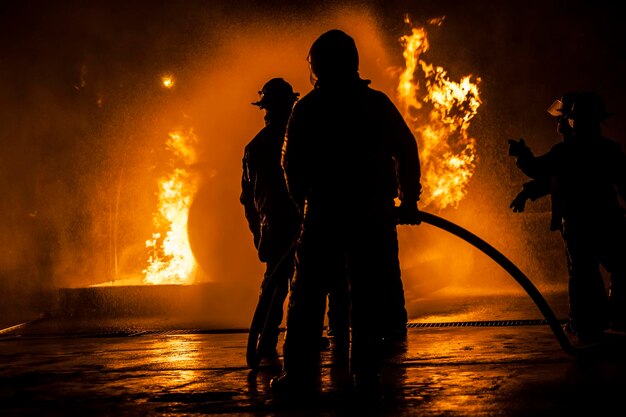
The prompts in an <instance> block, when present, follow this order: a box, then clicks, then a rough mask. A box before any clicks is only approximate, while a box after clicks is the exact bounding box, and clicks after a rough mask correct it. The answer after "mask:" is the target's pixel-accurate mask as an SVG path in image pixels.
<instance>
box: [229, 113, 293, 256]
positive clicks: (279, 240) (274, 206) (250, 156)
mask: <svg viewBox="0 0 626 417" xmlns="http://www.w3.org/2000/svg"><path fill="white" fill-rule="evenodd" d="M288 117H289V114H288V113H287V114H278V115H273V114H271V113H268V116H267V117H266V120H265V122H266V125H265V127H264V128H263V129H261V131H260V132H259V133H258V134H257V135H256V136H255V137H254V138H253V139H252V140H251V141H250V143H248V145H247V146H246V147H245V150H244V156H243V174H242V178H241V196H240V201H241V204H243V207H244V211H245V215H246V219H247V221H248V226H249V227H250V231H251V232H252V234H253V235H254V244H255V247H256V248H257V251H258V255H259V259H260V260H261V261H262V262H267V261H270V260H273V259H275V258H277V257H280V256H282V255H283V254H284V253H285V251H286V250H287V249H288V248H289V246H290V245H291V243H292V241H293V239H294V236H295V235H296V233H297V231H298V228H299V226H300V223H301V222H300V215H299V213H298V210H297V208H296V206H295V205H294V203H293V201H292V200H291V197H290V196H289V194H288V192H287V187H286V185H285V179H284V174H283V170H282V168H281V165H280V159H281V149H282V146H283V140H284V137H285V129H286V125H287V120H288Z"/></svg>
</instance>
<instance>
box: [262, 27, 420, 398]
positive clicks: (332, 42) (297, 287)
mask: <svg viewBox="0 0 626 417" xmlns="http://www.w3.org/2000/svg"><path fill="white" fill-rule="evenodd" d="M309 60H310V61H309V63H310V70H311V76H312V77H311V79H312V81H313V80H314V81H315V84H314V88H313V90H312V91H311V92H309V93H308V94H307V95H306V96H305V97H303V98H302V99H301V100H299V101H298V103H297V104H296V105H295V106H294V109H293V112H292V116H291V119H290V121H289V125H288V128H287V135H286V137H285V145H284V148H283V152H284V154H283V168H284V170H285V177H286V180H287V186H288V189H289V193H290V194H291V196H292V197H293V199H294V201H295V202H296V204H297V205H298V207H300V209H301V210H302V211H303V212H304V213H305V217H304V223H303V229H302V234H301V237H300V241H299V242H298V246H297V250H296V259H297V261H296V275H295V277H294V281H293V283H292V288H291V294H290V300H289V308H288V312H287V334H286V338H285V345H284V372H283V374H282V375H281V376H280V377H278V378H275V379H274V380H273V381H272V388H273V389H274V390H275V392H278V393H283V392H285V391H287V392H288V393H289V394H290V395H298V394H315V393H317V392H319V388H320V387H319V385H318V384H319V364H320V363H319V361H320V352H319V348H318V343H316V341H317V340H319V337H320V334H321V333H322V329H323V318H324V305H325V304H324V303H325V293H326V291H327V288H328V287H330V286H332V285H333V284H332V280H334V279H336V278H337V277H340V276H345V275H346V274H347V276H348V278H349V283H350V302H351V312H350V313H351V317H350V319H351V326H352V345H351V357H350V361H351V362H350V371H351V373H352V375H353V377H354V387H355V389H356V390H357V392H359V393H360V394H363V397H362V398H365V399H367V398H375V397H377V394H378V393H379V388H380V387H379V383H380V370H381V357H382V348H383V342H384V339H386V338H388V337H391V336H392V334H393V333H394V332H397V333H399V334H400V335H403V334H405V333H406V324H407V313H406V310H405V305H404V292H403V287H402V280H401V276H400V264H399V259H398V239H397V231H396V224H397V223H398V221H399V222H400V223H418V222H419V221H418V215H419V214H418V210H417V201H418V200H419V196H420V192H421V186H420V162H419V157H418V151H417V144H416V142H415V138H414V136H413V134H412V132H411V130H410V129H409V127H408V126H407V124H406V122H405V121H404V119H403V118H402V116H401V114H400V112H399V111H398V110H397V108H396V107H395V106H394V104H393V103H392V101H391V100H390V99H389V98H388V97H387V96H386V95H385V94H384V93H382V92H380V91H376V90H373V89H371V88H370V87H369V83H370V82H369V81H368V80H363V79H361V78H360V76H359V72H358V65H359V58H358V51H357V48H356V45H355V42H354V40H353V39H352V38H351V37H350V36H349V35H347V34H346V33H344V32H343V31H340V30H331V31H328V32H326V33H324V34H322V35H321V36H320V37H319V38H318V39H317V40H316V41H315V42H314V43H313V44H312V46H311V48H310V51H309ZM396 197H399V199H400V200H401V205H400V207H399V208H398V209H397V210H398V211H397V210H396V207H395V206H394V199H395V198H396ZM398 217H400V218H399V219H398ZM338 263H339V264H340V265H341V267H342V269H341V271H340V272H341V273H339V274H337V273H336V272H337V271H336V269H335V268H336V265H337V264H338ZM329 271H334V273H331V274H329ZM369 394H371V395H369Z"/></svg>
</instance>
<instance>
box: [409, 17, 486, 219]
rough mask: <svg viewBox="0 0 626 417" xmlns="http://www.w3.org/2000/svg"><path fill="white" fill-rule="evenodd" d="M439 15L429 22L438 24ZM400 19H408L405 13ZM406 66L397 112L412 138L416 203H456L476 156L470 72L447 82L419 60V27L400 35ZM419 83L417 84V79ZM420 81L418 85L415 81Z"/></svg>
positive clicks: (422, 34) (475, 103)
mask: <svg viewBox="0 0 626 417" xmlns="http://www.w3.org/2000/svg"><path fill="white" fill-rule="evenodd" d="M442 21H443V18H442V19H436V20H433V21H432V22H431V23H434V24H438V25H440V24H441V23H442ZM406 23H407V24H410V21H409V20H408V18H407V19H406ZM400 42H401V44H402V45H403V47H404V52H403V55H404V60H405V66H406V68H405V69H404V70H403V71H402V73H401V74H400V77H399V83H398V88H397V93H398V98H399V100H400V104H401V106H400V107H401V109H402V111H403V115H404V117H405V119H406V120H407V123H408V124H409V126H410V127H411V128H412V129H413V131H414V133H415V137H416V139H417V141H418V147H419V152H420V162H421V166H422V179H421V183H422V187H423V193H422V196H421V203H422V205H424V206H429V205H432V206H435V207H437V208H439V209H443V208H446V207H449V206H452V207H456V206H457V205H458V204H459V202H460V201H461V200H462V199H463V197H465V194H466V193H467V184H468V182H469V180H470V178H471V177H472V174H473V172H474V168H475V164H476V161H477V156H476V143H475V142H476V140H475V139H474V138H471V137H469V135H468V128H469V126H470V121H471V120H472V118H473V117H474V116H475V115H476V113H477V111H478V107H479V106H480V104H481V101H480V96H479V91H478V83H480V78H476V79H475V82H472V80H471V79H472V75H467V76H464V77H462V78H461V81H460V82H458V83H457V82H455V81H451V80H450V79H449V78H448V75H447V72H446V71H445V69H444V68H442V67H439V66H434V65H433V64H430V63H427V62H426V61H425V60H424V59H422V56H423V54H424V53H425V52H426V51H427V50H428V48H429V43H428V37H427V33H426V30H425V29H424V28H423V27H417V28H416V27H412V28H411V34H410V35H405V36H403V37H401V38H400ZM420 82H421V83H422V84H421V83H420ZM420 84H421V85H420Z"/></svg>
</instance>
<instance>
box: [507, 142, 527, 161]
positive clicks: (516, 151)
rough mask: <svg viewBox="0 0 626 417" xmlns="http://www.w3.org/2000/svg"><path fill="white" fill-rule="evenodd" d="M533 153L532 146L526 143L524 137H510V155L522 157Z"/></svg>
mask: <svg viewBox="0 0 626 417" xmlns="http://www.w3.org/2000/svg"><path fill="white" fill-rule="evenodd" d="M528 154H532V152H531V150H530V148H529V147H528V146H527V145H526V142H525V141H524V139H520V140H515V139H509V155H511V156H515V157H520V156H526V155H528Z"/></svg>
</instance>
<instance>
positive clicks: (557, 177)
mask: <svg viewBox="0 0 626 417" xmlns="http://www.w3.org/2000/svg"><path fill="white" fill-rule="evenodd" d="M548 113H549V114H550V115H552V116H554V117H555V118H556V120H557V131H558V132H559V133H560V134H561V135H562V137H563V141H562V142H560V143H557V144H556V145H554V146H553V147H552V149H551V150H550V151H549V152H547V153H546V154H544V155H541V156H534V155H533V153H532V151H531V150H530V148H528V147H527V146H526V145H525V144H524V143H523V140H520V141H509V142H510V148H509V153H510V154H511V155H513V156H515V157H516V164H517V166H518V167H519V168H521V170H522V172H524V173H525V174H526V175H527V176H529V177H530V178H532V180H531V181H529V182H527V183H526V184H524V187H523V190H522V191H521V192H520V193H519V194H518V195H517V197H516V198H515V199H514V200H513V202H512V203H511V207H512V208H513V210H514V211H516V212H522V211H523V210H524V205H525V202H526V200H528V199H530V200H536V199H538V198H540V197H542V196H545V195H550V196H551V201H552V221H551V230H558V231H560V232H561V233H562V236H563V240H564V242H565V247H566V250H567V266H568V272H569V281H568V293H569V310H570V311H569V322H568V324H567V326H566V329H567V330H569V331H571V332H573V333H575V334H576V336H577V337H578V340H579V341H580V342H582V343H585V342H596V341H598V340H601V339H602V338H603V337H604V332H605V330H607V329H608V328H612V329H614V330H620V331H623V330H624V321H625V319H626V291H625V290H626V288H625V285H626V258H624V253H626V223H625V220H624V210H623V208H622V206H621V205H620V201H619V198H618V196H620V197H621V198H622V199H624V198H625V197H626V154H624V152H623V150H622V148H621V146H620V145H619V144H618V143H617V142H615V141H613V140H610V139H608V138H606V137H604V136H603V135H602V132H601V127H602V123H603V122H604V120H605V119H606V118H608V117H609V116H610V114H609V113H608V112H607V111H606V108H605V105H604V101H603V100H602V97H600V96H599V95H597V94H595V93H592V92H574V93H568V94H565V95H563V96H562V97H561V98H560V99H558V100H556V101H555V102H554V103H553V104H552V106H550V107H549V108H548ZM601 265H602V266H603V267H604V268H605V269H606V270H607V271H608V272H609V273H610V290H609V293H608V294H607V292H606V290H605V285H604V280H603V278H602V275H601V272H600V266H601Z"/></svg>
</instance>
